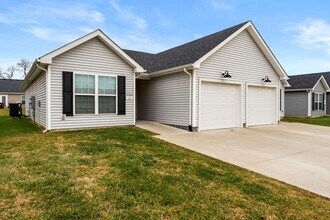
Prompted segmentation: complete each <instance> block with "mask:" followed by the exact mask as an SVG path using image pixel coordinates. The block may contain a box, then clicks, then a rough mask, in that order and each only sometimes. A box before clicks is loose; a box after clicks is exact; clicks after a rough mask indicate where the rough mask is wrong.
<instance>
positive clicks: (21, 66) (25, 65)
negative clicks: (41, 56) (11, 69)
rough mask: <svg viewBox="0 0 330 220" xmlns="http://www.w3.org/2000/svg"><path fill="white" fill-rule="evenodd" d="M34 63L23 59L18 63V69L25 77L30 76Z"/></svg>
mask: <svg viewBox="0 0 330 220" xmlns="http://www.w3.org/2000/svg"><path fill="white" fill-rule="evenodd" d="M31 64H32V62H31V61H30V60H28V59H25V58H22V59H21V60H20V61H19V62H18V63H17V69H18V70H20V71H22V72H23V74H24V77H26V75H27V74H28V72H29V70H30V67H31Z"/></svg>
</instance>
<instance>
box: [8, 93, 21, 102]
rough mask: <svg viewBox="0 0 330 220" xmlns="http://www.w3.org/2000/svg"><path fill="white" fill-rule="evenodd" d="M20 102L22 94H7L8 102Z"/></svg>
mask: <svg viewBox="0 0 330 220" xmlns="http://www.w3.org/2000/svg"><path fill="white" fill-rule="evenodd" d="M18 102H19V103H21V102H22V95H17V94H9V95H8V103H18Z"/></svg>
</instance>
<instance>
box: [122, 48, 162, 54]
mask: <svg viewBox="0 0 330 220" xmlns="http://www.w3.org/2000/svg"><path fill="white" fill-rule="evenodd" d="M123 50H124V51H131V52H137V53H145V54H150V55H157V54H155V53H149V52H143V51H139V50H130V49H123Z"/></svg>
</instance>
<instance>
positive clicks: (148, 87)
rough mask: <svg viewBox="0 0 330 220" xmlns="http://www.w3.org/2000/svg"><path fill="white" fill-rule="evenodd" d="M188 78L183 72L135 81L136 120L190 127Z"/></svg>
mask: <svg viewBox="0 0 330 220" xmlns="http://www.w3.org/2000/svg"><path fill="white" fill-rule="evenodd" d="M189 87H190V77H189V75H187V74H186V73H184V72H180V73H172V74H169V75H165V76H159V77H156V78H152V79H150V80H137V96H138V98H137V100H138V101H137V107H138V108H137V113H138V119H140V120H150V121H156V122H160V123H164V124H169V125H179V126H188V125H190V121H189V114H190V110H189V108H190V101H189V100H190V92H189V91H190V88H189Z"/></svg>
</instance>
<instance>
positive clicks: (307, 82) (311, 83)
mask: <svg viewBox="0 0 330 220" xmlns="http://www.w3.org/2000/svg"><path fill="white" fill-rule="evenodd" d="M289 83H290V85H291V87H290V88H286V90H285V116H304V117H318V116H323V115H330V106H328V105H327V104H328V103H329V104H330V93H329V92H330V90H329V83H330V72H324V73H310V74H303V75H295V76H290V80H289Z"/></svg>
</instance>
